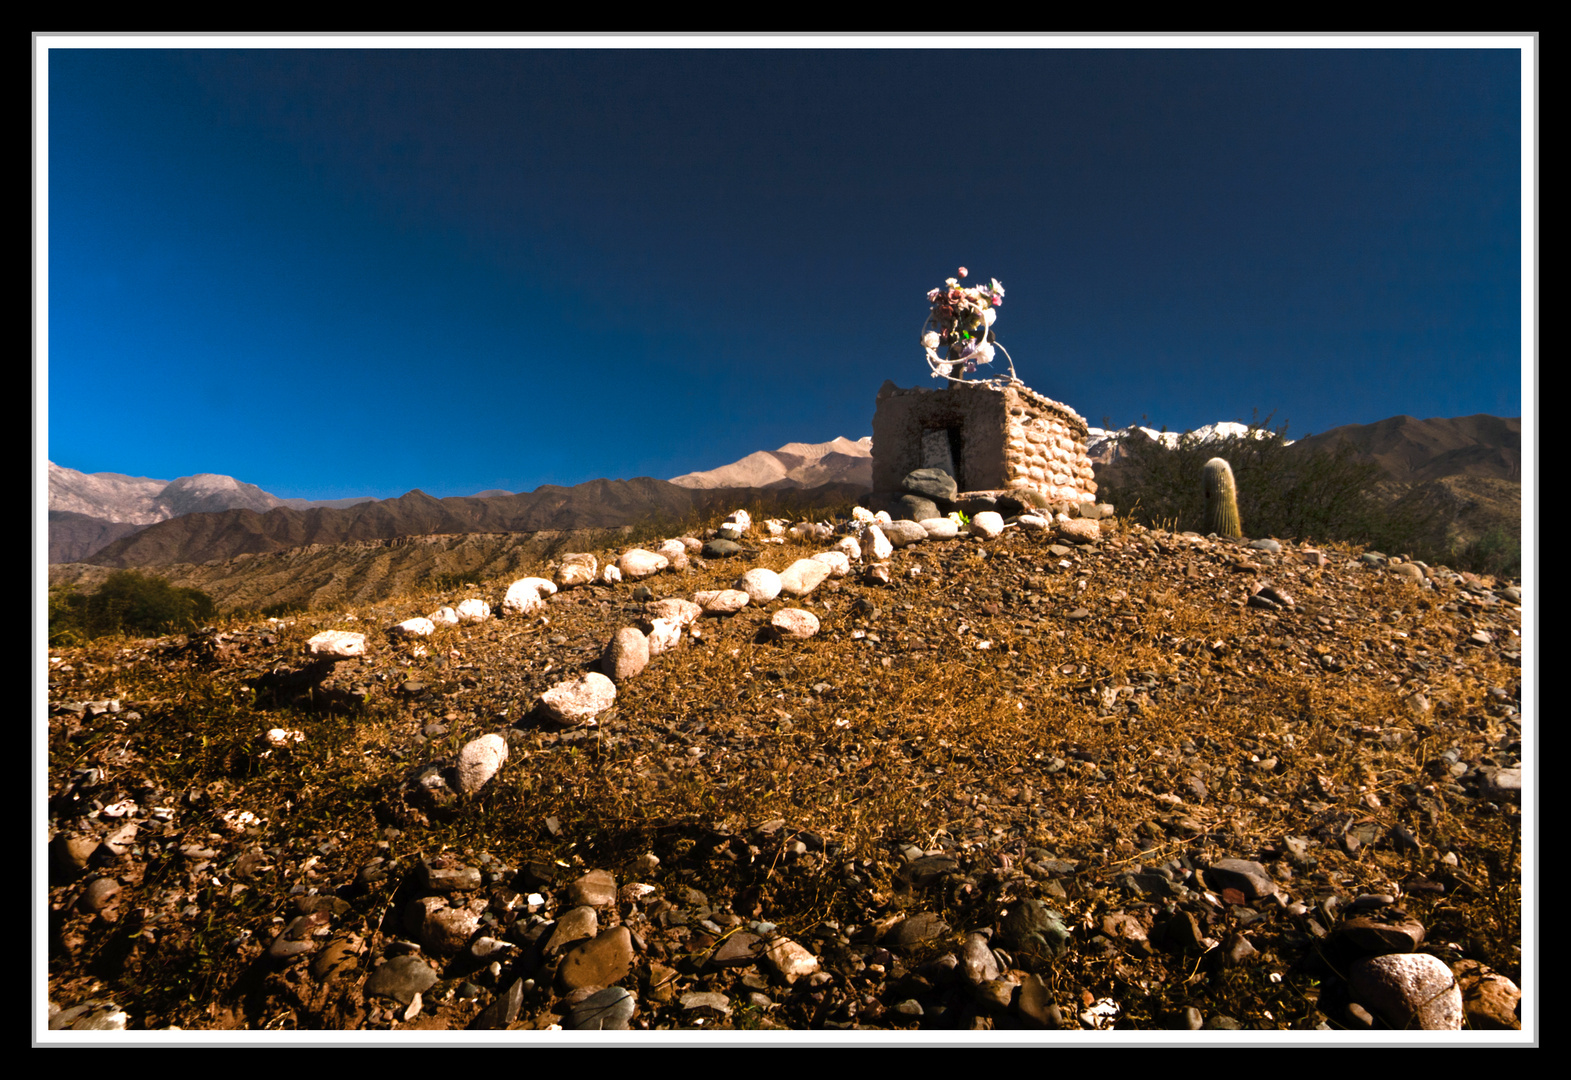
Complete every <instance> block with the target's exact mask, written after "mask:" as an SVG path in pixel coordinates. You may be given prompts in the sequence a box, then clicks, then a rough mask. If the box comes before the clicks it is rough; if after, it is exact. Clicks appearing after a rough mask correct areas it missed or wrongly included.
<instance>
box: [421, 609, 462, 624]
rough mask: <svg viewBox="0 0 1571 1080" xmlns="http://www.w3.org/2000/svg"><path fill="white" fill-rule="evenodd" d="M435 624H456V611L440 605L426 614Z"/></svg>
mask: <svg viewBox="0 0 1571 1080" xmlns="http://www.w3.org/2000/svg"><path fill="white" fill-rule="evenodd" d="M427 618H429V619H430V620H431V621H432V622H433V623H434V624H436V625H437V626H457V625H458V612H456V611H454V610H453V609H452V608H450V607H440V608H437V609H436V610H435V611H433V612H431V614H430V615H428V616H427Z"/></svg>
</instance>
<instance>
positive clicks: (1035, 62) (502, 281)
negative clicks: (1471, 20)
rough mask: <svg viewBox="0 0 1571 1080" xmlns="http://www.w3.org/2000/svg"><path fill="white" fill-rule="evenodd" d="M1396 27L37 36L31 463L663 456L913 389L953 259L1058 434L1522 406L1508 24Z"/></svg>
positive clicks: (350, 467)
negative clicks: (207, 39)
mask: <svg viewBox="0 0 1571 1080" xmlns="http://www.w3.org/2000/svg"><path fill="white" fill-rule="evenodd" d="M94 40H95V41H97V39H94ZM300 40H301V41H302V42H303V43H306V44H319V43H320V39H317V40H311V39H300ZM669 40H670V39H655V38H651V39H644V40H643V41H641V42H635V43H637V44H642V45H646V46H648V45H655V44H660V45H664V44H666V43H667V42H668V41H669ZM1366 40H1367V39H1360V38H1347V39H1345V44H1346V45H1347V46H1359V45H1361V44H1363V43H1364V42H1365V41H1366ZM1415 40H1416V41H1420V42H1422V43H1425V44H1428V45H1432V46H1435V47H1432V48H1417V47H1408V48H1389V49H1388V48H1380V49H1370V48H1361V47H1347V48H1302V47H1297V46H1298V45H1300V44H1301V42H1300V40H1299V39H1294V38H1280V39H1275V40H1274V41H1273V42H1271V43H1272V44H1275V45H1277V46H1288V47H1275V48H1238V47H1223V48H1192V47H1189V46H1190V45H1191V44H1192V41H1191V39H1185V38H1174V39H1171V41H1170V42H1166V43H1159V44H1165V45H1166V46H1168V47H1162V48H1136V47H1132V44H1133V42H1132V41H1131V42H1130V43H1119V42H1115V43H1114V44H1115V45H1121V46H1122V47H1113V48H1107V49H1084V48H1065V47H1060V46H1063V45H1066V44H1074V43H1075V42H1074V39H1057V40H1055V39H1042V40H1040V41H1039V42H1036V43H1035V44H1038V45H1040V46H1041V47H1033V48H1018V47H1013V48H995V47H988V48H977V49H970V50H963V51H947V50H944V51H941V50H935V49H933V48H931V47H927V46H930V45H931V44H932V39H920V38H918V39H907V40H906V41H905V43H904V44H907V45H916V46H922V47H915V48H881V47H866V48H864V47H855V48H847V47H844V46H847V45H861V44H862V42H861V41H860V40H859V39H834V38H829V39H819V42H818V44H819V45H820V46H822V47H818V48H807V49H799V48H763V49H760V48H726V49H709V48H666V47H659V48H648V47H645V48H630V49H629V48H618V49H612V48H578V49H560V48H471V47H461V48H423V47H407V46H409V45H411V44H413V45H421V44H443V43H444V39H428V40H425V39H415V40H413V41H411V39H405V38H386V39H382V40H380V41H376V42H373V44H374V45H375V46H376V47H371V48H357V47H349V48H331V49H329V48H290V49H275V48H259V47H255V46H256V45H257V44H258V42H260V41H262V39H246V38H235V39H231V40H230V41H229V42H228V44H229V45H231V46H233V47H229V48H220V47H202V48H156V49H151V48H141V47H133V46H138V45H141V44H142V43H143V41H144V39H137V38H126V39H124V40H123V41H121V42H119V43H118V45H120V46H122V47H110V48H99V47H81V48H77V47H55V48H51V49H49V50H48V52H47V64H46V65H45V66H43V67H41V68H40V72H39V74H38V75H37V76H36V78H35V87H36V89H37V92H38V93H39V95H40V97H41V103H42V107H41V109H40V127H39V131H38V144H37V145H38V147H39V150H40V155H41V156H40V160H39V162H38V175H39V178H40V181H41V184H40V187H39V188H38V191H37V199H38V203H37V205H38V220H37V227H38V230H39V232H38V236H39V239H40V250H39V252H38V258H39V263H38V265H39V268H40V276H39V277H38V280H39V282H40V284H43V285H45V286H46V293H45V299H46V302H47V309H46V312H47V313H46V318H45V319H44V320H43V321H41V322H40V325H39V326H38V337H37V341H38V353H37V365H38V371H39V374H40V375H41V376H45V377H46V378H47V384H46V387H47V400H46V401H43V400H41V401H39V402H37V403H36V405H35V409H36V416H37V418H38V420H39V421H43V420H45V419H47V443H46V446H47V456H48V458H49V459H50V460H53V461H55V462H56V463H58V464H61V465H65V466H68V467H70V468H74V469H80V470H82V471H84V472H102V471H112V472H120V473H127V474H131V475H137V476H153V477H160V478H165V479H173V478H174V477H176V476H181V475H188V474H191V473H198V472H213V473H225V474H229V475H231V476H235V477H237V478H238V479H241V480H244V481H247V482H250V483H254V484H258V485H260V486H261V487H263V488H265V489H266V490H268V491H270V492H272V493H273V494H275V495H279V496H282V497H305V498H323V499H326V498H339V497H343V496H350V495H374V496H377V497H391V496H396V495H399V494H402V493H404V492H406V491H409V490H411V489H414V488H419V489H421V490H424V491H426V492H428V493H430V494H432V495H438V496H444V495H467V494H472V493H474V492H477V491H481V490H486V489H494V488H502V489H506V490H509V491H528V490H533V489H534V488H535V487H537V486H538V485H540V484H545V483H553V484H575V483H580V482H582V481H585V480H590V479H594V478H597V477H610V478H629V477H634V476H656V477H662V478H669V477H672V476H676V475H678V474H681V473H685V472H689V471H693V470H699V469H708V468H714V467H716V466H719V465H722V464H725V463H727V462H730V461H733V460H735V459H737V458H739V457H742V456H743V455H745V454H747V453H750V452H752V451H754V450H759V449H772V448H774V447H776V446H779V445H781V444H782V443H785V442H789V441H797V440H799V441H805V442H821V441H824V440H827V439H831V438H834V437H835V436H837V435H844V436H846V437H848V438H853V439H855V438H858V437H860V436H863V435H866V434H869V433H870V431H871V418H872V412H873V406H874V397H875V395H876V393H877V391H878V388H879V386H880V385H881V384H882V383H883V382H884V380H885V379H893V380H894V381H895V382H897V383H899V384H900V385H902V386H913V385H919V384H926V385H937V384H936V383H935V382H934V381H933V380H932V379H930V378H929V375H928V371H927V367H926V364H925V363H924V362H923V360H922V352H921V348H920V346H919V344H918V337H919V334H920V331H921V328H922V324H923V320H924V318H925V317H926V314H927V299H926V293H927V290H928V289H930V288H933V287H935V286H937V285H939V284H940V283H941V282H942V281H943V280H944V278H946V277H949V276H951V275H953V274H954V273H955V271H956V269H957V268H958V267H959V266H961V265H965V266H967V267H968V268H969V269H970V270H971V272H972V280H973V281H974V280H976V279H977V278H980V279H981V280H982V281H986V280H987V278H989V277H996V278H998V279H1000V280H1001V281H1002V283H1003V285H1004V287H1005V289H1006V291H1007V296H1006V299H1005V302H1004V304H1003V306H1002V308H1001V309H1000V317H999V320H998V323H997V325H996V327H995V330H996V331H997V334H998V338H999V340H1000V341H1001V342H1003V344H1004V345H1005V346H1007V348H1008V349H1009V352H1010V353H1011V355H1012V356H1013V357H1014V361H1015V365H1016V368H1017V370H1018V372H1019V374H1020V376H1021V377H1022V378H1023V379H1024V380H1025V381H1026V382H1027V383H1029V384H1030V385H1031V386H1032V387H1034V388H1035V389H1036V390H1038V391H1040V392H1042V393H1044V394H1046V395H1048V396H1049V397H1052V398H1055V399H1057V400H1060V401H1063V402H1065V403H1067V404H1069V405H1070V406H1072V407H1073V408H1075V409H1076V410H1078V411H1079V412H1080V413H1081V414H1082V415H1084V416H1085V417H1086V418H1087V419H1088V420H1089V421H1090V422H1091V423H1092V424H1101V423H1102V422H1103V419H1104V418H1107V419H1108V420H1110V421H1111V422H1112V424H1114V425H1115V426H1123V425H1126V424H1129V423H1135V422H1144V423H1147V424H1149V425H1151V426H1166V427H1168V428H1169V429H1172V430H1186V429H1188V428H1192V427H1196V426H1199V425H1201V424H1205V423H1209V422H1212V421H1217V420H1233V419H1243V420H1248V419H1250V418H1251V415H1252V414H1253V413H1254V411H1255V410H1258V411H1259V415H1260V416H1261V417H1262V418H1263V417H1264V416H1266V415H1267V414H1269V413H1274V414H1275V419H1276V420H1277V421H1284V420H1285V421H1287V422H1288V423H1289V425H1290V427H1289V435H1290V436H1302V435H1304V434H1307V433H1311V432H1316V431H1323V430H1325V429H1327V428H1330V427H1335V426H1337V425H1340V424H1349V423H1369V422H1373V421H1376V420H1381V419H1384V418H1386V417H1389V416H1395V415H1398V414H1402V413H1407V414H1410V415H1414V416H1419V417H1433V416H1465V415H1470V414H1473V413H1492V414H1495V415H1500V416H1518V415H1521V414H1522V412H1523V407H1522V401H1523V377H1524V361H1523V357H1524V350H1525V349H1527V350H1531V349H1532V348H1533V345H1534V343H1533V341H1532V340H1531V337H1530V332H1531V324H1530V323H1529V324H1526V325H1527V328H1528V330H1527V332H1526V333H1525V331H1524V322H1523V319H1524V315H1523V311H1524V307H1523V290H1524V279H1523V272H1522V264H1523V252H1524V243H1523V238H1524V212H1523V211H1524V207H1523V190H1524V189H1523V160H1524V146H1523V136H1522V130H1523V59H1522V53H1521V52H1520V51H1519V46H1520V45H1521V39H1520V38H1501V39H1494V40H1495V41H1497V42H1498V44H1499V45H1500V46H1501V47H1499V48H1456V47H1452V46H1453V45H1454V44H1455V42H1454V40H1453V39H1446V38H1431V39H1415ZM1469 40H1470V41H1472V42H1474V43H1488V42H1489V41H1490V39H1469ZM53 41H54V43H55V44H56V45H65V46H71V45H72V39H69V38H59V39H53ZM769 41H770V39H751V44H754V45H757V44H767V43H769ZM84 43H85V42H84ZM506 43H507V42H505V41H499V42H498V44H506ZM782 43H784V42H782ZM891 43H897V42H891ZM981 43H983V44H988V45H994V44H997V42H992V41H982V42H981ZM111 44H116V43H114V42H111ZM169 44H172V45H179V44H181V43H180V42H179V41H178V39H172V40H171V41H170V42H169ZM533 44H551V42H550V41H546V40H537V41H535V42H533ZM688 44H692V45H696V44H701V42H697V41H690V42H688ZM886 44H888V43H886ZM1013 44H1018V41H1017V42H1014V43H1013ZM1224 44H1232V43H1224ZM1529 93H1530V95H1531V87H1530V88H1529ZM1530 100H1531V96H1530ZM1530 119H1531V118H1530ZM1526 150H1527V153H1528V154H1529V155H1530V160H1536V147H1535V146H1533V145H1529V146H1528V147H1526ZM1529 180H1532V175H1531V169H1530V170H1529ZM1527 210H1528V213H1529V215H1531V214H1532V212H1533V207H1532V206H1531V204H1530V205H1529V206H1528V207H1527ZM1528 235H1529V236H1531V235H1532V234H1531V232H1529V233H1528ZM45 260H47V261H45ZM1527 285H1528V287H1531V282H1528V283H1527ZM1001 366H1002V365H995V368H997V367H1001ZM1529 375H1530V377H1531V369H1529ZM39 385H40V387H43V386H45V384H44V383H43V382H42V381H41V382H40V384H39ZM1530 385H1531V384H1530ZM1530 401H1531V398H1530ZM1530 408H1531V404H1530ZM39 441H40V442H41V443H42V442H43V441H44V440H43V439H40V440H39Z"/></svg>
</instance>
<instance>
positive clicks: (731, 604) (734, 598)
mask: <svg viewBox="0 0 1571 1080" xmlns="http://www.w3.org/2000/svg"><path fill="white" fill-rule="evenodd" d="M693 599H694V600H695V601H697V603H698V606H699V607H701V608H703V609H704V610H705V611H707V612H709V613H710V614H711V615H734V614H736V613H737V612H738V611H741V610H742V609H743V608H745V607H746V606H747V601H748V600H749V599H750V597H749V596H748V595H747V593H745V592H743V591H742V590H741V589H706V590H704V591H703V592H700V593H695V594H693Z"/></svg>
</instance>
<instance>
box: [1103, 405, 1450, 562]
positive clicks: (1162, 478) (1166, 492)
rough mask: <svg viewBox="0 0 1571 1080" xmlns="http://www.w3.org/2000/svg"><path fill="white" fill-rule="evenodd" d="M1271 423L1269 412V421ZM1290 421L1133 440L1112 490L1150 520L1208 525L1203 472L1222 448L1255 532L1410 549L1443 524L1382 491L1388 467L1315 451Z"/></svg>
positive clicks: (1183, 526) (1348, 454) (1346, 449)
mask: <svg viewBox="0 0 1571 1080" xmlns="http://www.w3.org/2000/svg"><path fill="white" fill-rule="evenodd" d="M1267 422H1268V423H1269V418H1268V421H1267ZM1286 436H1287V425H1286V424H1283V425H1281V426H1280V427H1278V428H1276V429H1275V430H1273V429H1271V428H1270V427H1268V426H1266V425H1264V424H1262V425H1254V426H1251V428H1250V430H1249V432H1248V433H1247V434H1244V435H1235V436H1230V437H1228V438H1224V439H1214V440H1212V441H1210V442H1201V441H1200V440H1199V439H1197V438H1193V437H1191V436H1188V435H1186V436H1184V437H1183V438H1182V439H1181V440H1180V441H1179V445H1178V447H1177V448H1176V449H1172V450H1169V449H1167V448H1166V447H1164V446H1163V445H1162V444H1161V443H1158V442H1155V441H1153V440H1149V439H1144V438H1131V439H1128V440H1126V441H1125V443H1124V450H1125V453H1126V456H1125V457H1124V459H1122V460H1121V461H1119V462H1118V464H1117V466H1116V467H1115V468H1114V469H1112V470H1110V474H1109V476H1108V479H1107V482H1106V484H1105V486H1104V493H1105V495H1106V497H1107V498H1108V499H1109V501H1111V502H1112V503H1113V505H1114V506H1116V507H1117V508H1118V509H1119V511H1120V512H1122V513H1127V514H1130V515H1131V516H1132V517H1133V518H1134V520H1135V521H1137V522H1139V523H1140V524H1143V525H1149V526H1155V527H1167V528H1176V529H1178V530H1180V531H1182V530H1190V529H1193V530H1200V529H1204V528H1205V527H1206V507H1205V496H1204V493H1203V489H1202V485H1201V483H1200V477H1201V476H1202V475H1203V473H1204V470H1205V463H1206V462H1207V461H1209V460H1210V459H1211V458H1213V457H1219V458H1223V459H1225V460H1226V461H1227V462H1228V463H1229V464H1230V465H1231V466H1232V469H1233V478H1234V481H1235V486H1236V489H1237V492H1238V517H1239V520H1240V521H1241V522H1242V523H1243V524H1244V527H1245V530H1246V535H1248V536H1251V537H1266V536H1271V537H1276V538H1278V539H1283V540H1288V539H1291V540H1300V541H1303V540H1310V541H1327V540H1343V541H1347V542H1349V543H1358V544H1370V545H1373V546H1375V547H1379V548H1380V549H1381V550H1383V551H1407V552H1412V553H1413V554H1415V555H1417V552H1416V551H1415V550H1414V549H1415V548H1416V547H1419V546H1421V544H1420V538H1421V537H1422V536H1423V535H1424V534H1425V533H1426V532H1427V531H1428V529H1429V527H1430V526H1431V525H1432V524H1433V522H1432V521H1429V520H1428V519H1427V518H1426V517H1425V515H1426V513H1427V514H1428V515H1429V516H1431V517H1432V516H1433V514H1432V512H1430V511H1425V510H1422V509H1420V508H1416V507H1402V508H1397V507H1393V506H1391V505H1390V503H1389V502H1388V501H1387V500H1385V499H1382V498H1381V497H1380V494H1379V491H1378V488H1377V484H1378V482H1379V481H1380V479H1381V473H1380V467H1379V466H1378V465H1376V464H1375V463H1373V462H1361V461H1358V460H1356V457H1355V451H1354V450H1353V448H1352V447H1350V446H1348V445H1346V444H1342V445H1340V446H1338V447H1337V448H1336V449H1334V450H1321V451H1318V452H1314V453H1306V452H1304V451H1302V450H1299V449H1298V448H1296V447H1294V446H1289V445H1288V444H1287V438H1286Z"/></svg>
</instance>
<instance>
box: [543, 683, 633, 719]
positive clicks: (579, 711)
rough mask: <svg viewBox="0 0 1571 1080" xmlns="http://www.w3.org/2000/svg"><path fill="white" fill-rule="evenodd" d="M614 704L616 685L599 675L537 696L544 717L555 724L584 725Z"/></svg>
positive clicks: (556, 686) (561, 684) (562, 684)
mask: <svg viewBox="0 0 1571 1080" xmlns="http://www.w3.org/2000/svg"><path fill="white" fill-rule="evenodd" d="M615 703H616V684H615V683H614V682H612V681H611V680H610V679H608V678H606V677H605V676H604V675H602V674H600V673H599V672H598V671H586V672H585V673H584V674H583V675H582V676H580V677H579V678H577V679H572V680H570V681H568V682H559V683H557V684H556V685H555V686H553V687H551V689H549V690H547V691H546V692H545V693H543V694H541V695H540V706H541V708H542V710H543V711H544V712H545V714H546V716H548V717H549V718H550V719H552V720H554V721H555V722H556V723H558V724H568V725H573V726H578V725H582V724H587V723H589V721H591V720H593V719H594V718H595V717H597V716H599V715H600V714H601V713H603V712H605V711H606V710H607V709H609V708H610V707H611V706H612V705H614V704H615Z"/></svg>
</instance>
